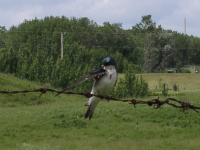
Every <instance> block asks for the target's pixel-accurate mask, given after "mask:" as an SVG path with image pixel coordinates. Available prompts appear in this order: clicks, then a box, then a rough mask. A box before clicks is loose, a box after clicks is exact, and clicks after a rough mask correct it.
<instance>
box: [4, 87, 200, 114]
mask: <svg viewBox="0 0 200 150" xmlns="http://www.w3.org/2000/svg"><path fill="white" fill-rule="evenodd" d="M48 91H50V92H55V93H57V94H75V95H83V96H85V97H87V98H90V97H92V96H96V97H99V98H101V99H107V100H112V101H120V102H129V104H133V105H134V107H135V108H136V104H147V105H148V106H153V107H154V109H158V108H160V107H161V106H162V105H164V104H168V105H170V106H172V107H174V108H183V111H185V110H189V109H192V110H194V111H196V112H197V113H198V111H197V110H196V109H200V107H198V106H195V105H192V104H191V103H190V102H189V101H188V102H185V101H184V100H183V101H180V100H177V99H175V98H166V99H165V100H164V101H161V100H159V97H158V98H156V99H152V100H148V101H142V100H136V99H131V100H126V99H124V100H122V99H117V98H112V97H108V96H102V95H95V94H91V93H90V92H88V93H82V92H63V91H57V90H54V89H49V88H40V89H35V90H22V91H0V93H4V94H8V93H11V94H16V93H29V92H41V94H40V95H39V97H41V96H42V94H45V93H46V92H48ZM171 101H172V102H177V103H178V104H180V105H176V104H174V103H171Z"/></svg>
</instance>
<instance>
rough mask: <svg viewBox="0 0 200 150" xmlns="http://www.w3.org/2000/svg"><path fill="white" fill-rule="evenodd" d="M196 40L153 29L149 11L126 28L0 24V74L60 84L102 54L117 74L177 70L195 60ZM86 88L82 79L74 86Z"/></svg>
mask: <svg viewBox="0 0 200 150" xmlns="http://www.w3.org/2000/svg"><path fill="white" fill-rule="evenodd" d="M61 32H63V33H64V45H63V46H64V59H63V60H61V59H60V41H61V39H60V38H61ZM199 43H200V39H199V38H197V37H193V36H190V37H189V36H185V35H183V34H178V33H176V32H172V31H171V30H164V29H162V27H161V26H158V27H157V26H156V23H155V22H153V20H152V18H151V15H146V16H142V20H141V22H140V23H138V24H136V25H135V26H133V28H132V29H131V30H124V29H123V28H122V24H121V23H114V24H111V23H109V22H104V23H103V25H102V26H100V25H98V24H97V23H95V22H94V21H92V20H89V19H88V18H74V17H72V18H67V17H65V16H62V17H53V16H50V17H45V18H44V19H37V18H35V19H33V20H30V21H28V20H25V21H24V22H23V23H21V24H20V25H19V26H18V27H15V26H13V27H11V28H10V29H9V30H8V31H7V30H6V29H5V27H1V26H0V51H1V53H0V72H3V73H11V74H14V75H15V76H17V77H20V78H25V79H28V80H31V81H37V82H42V83H51V84H52V85H53V86H54V87H62V88H65V87H67V86H68V85H70V84H71V83H72V82H74V81H76V80H77V79H78V78H80V77H82V76H83V75H85V74H87V73H89V72H90V71H91V70H93V69H97V68H99V67H100V65H101V63H100V62H101V61H102V60H103V58H105V57H107V56H112V57H113V58H115V60H116V62H117V70H118V72H120V73H125V72H126V70H128V68H132V69H129V70H130V71H131V72H132V73H142V72H154V71H155V72H162V71H163V70H164V69H165V68H166V67H176V68H177V70H179V71H180V68H181V67H182V66H183V65H185V64H200V61H199V60H200V59H199V57H200V51H199V49H200V44H199ZM77 70H78V71H77ZM131 78H134V77H131ZM127 80H128V79H127ZM137 80H139V79H137ZM121 82H123V81H121ZM138 82H139V81H138ZM120 84H121V83H120ZM120 86H121V85H120ZM88 88H89V83H86V84H84V85H80V86H78V87H76V89H75V90H83V91H86V90H88ZM136 93H137V92H136ZM136 95H137V94H136Z"/></svg>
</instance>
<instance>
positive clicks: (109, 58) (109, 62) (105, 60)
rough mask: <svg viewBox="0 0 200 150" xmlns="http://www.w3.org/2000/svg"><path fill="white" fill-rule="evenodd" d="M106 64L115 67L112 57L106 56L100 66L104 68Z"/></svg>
mask: <svg viewBox="0 0 200 150" xmlns="http://www.w3.org/2000/svg"><path fill="white" fill-rule="evenodd" d="M107 66H114V67H115V68H116V62H115V60H114V58H112V57H106V58H105V59H104V60H103V61H102V68H105V67H107Z"/></svg>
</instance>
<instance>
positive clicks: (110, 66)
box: [62, 57, 118, 119]
mask: <svg viewBox="0 0 200 150" xmlns="http://www.w3.org/2000/svg"><path fill="white" fill-rule="evenodd" d="M117 77H118V74H117V71H116V62H115V60H114V59H113V58H112V57H106V58H105V59H104V60H103V61H102V68H101V69H98V70H94V71H92V72H91V73H90V74H88V75H86V76H85V77H83V78H81V79H80V80H79V81H78V82H76V83H74V84H72V85H71V86H69V87H68V88H66V89H64V90H63V91H62V92H64V91H66V90H67V89H69V88H71V87H73V86H76V85H78V84H80V83H82V82H84V81H87V80H89V79H92V78H93V79H94V83H93V86H92V91H91V94H95V95H101V96H107V94H108V93H109V92H110V91H111V89H112V88H113V87H114V85H115V84H116V82H117ZM100 101H101V98H98V97H96V96H92V97H91V98H90V99H89V101H88V102H87V103H86V104H85V106H88V109H87V112H86V114H85V119H86V118H88V117H89V119H91V118H92V115H93V113H94V111H95V109H96V107H97V105H98V103H99V102H100Z"/></svg>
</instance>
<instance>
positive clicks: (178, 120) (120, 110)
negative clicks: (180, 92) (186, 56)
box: [0, 74, 200, 150]
mask: <svg viewBox="0 0 200 150" xmlns="http://www.w3.org/2000/svg"><path fill="white" fill-rule="evenodd" d="M163 75H165V76H162V78H163V80H165V77H166V78H170V77H169V76H171V74H169V76H168V74H163ZM178 75H179V78H178V77H177V81H179V79H180V78H181V79H182V78H183V76H185V74H178ZM182 75H183V76H182ZM156 76H157V78H158V80H159V78H160V77H161V74H149V76H148V75H146V76H145V75H144V78H146V79H147V81H149V82H150V81H151V82H152V84H153V80H155V82H156V83H154V84H155V85H156V84H157V83H158V81H157V80H156ZM188 80H189V79H188ZM174 81H175V79H174ZM175 82H176V81H175ZM193 83H194V87H195V86H196V82H193ZM189 84H191V86H188V91H190V90H191V91H192V92H187V93H186V95H185V96H178V97H174V98H177V99H183V98H186V99H190V102H191V103H193V104H195V105H197V106H200V101H199V96H200V92H197V91H193V86H192V83H191V82H189V83H188V84H187V85H189ZM41 87H43V86H41V85H38V84H36V83H33V82H29V81H26V80H20V79H17V78H15V77H13V76H12V75H5V74H0V90H9V91H11V90H24V89H37V88H41ZM48 87H49V86H48ZM50 88H51V87H50ZM39 95H40V93H27V94H0V101H1V102H0V126H1V128H0V139H1V140H0V147H1V149H2V150H4V149H9V150H12V149H13V150H30V149H32V150H53V149H56V150H59V149H60V150H63V149H99V150H101V149H103V150H110V149H133V150H134V149H136V150H137V149H141V150H146V149H149V150H155V149H158V150H160V149H166V150H168V149H190V150H196V149H199V148H200V143H199V141H200V135H199V131H200V115H199V114H198V113H196V112H195V111H193V110H189V111H185V112H183V110H182V109H176V108H173V107H171V106H168V105H163V106H162V107H161V108H159V109H156V110H155V109H153V107H149V106H147V105H137V106H136V107H137V108H134V106H133V105H130V104H128V103H122V102H114V101H110V102H107V101H106V100H102V102H101V103H99V105H98V107H97V109H96V111H95V113H94V116H93V118H92V120H86V119H82V117H83V116H84V114H85V112H86V109H87V107H85V106H84V104H85V102H86V101H87V100H88V99H87V98H84V97H83V96H77V95H64V94H62V95H60V96H58V97H55V95H54V94H53V93H51V92H47V93H46V94H45V95H42V97H38V96H39ZM153 98H155V97H147V98H144V99H143V100H150V99H153ZM160 99H161V100H164V99H165V97H160Z"/></svg>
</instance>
